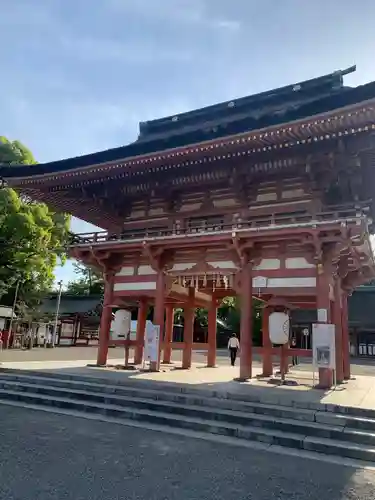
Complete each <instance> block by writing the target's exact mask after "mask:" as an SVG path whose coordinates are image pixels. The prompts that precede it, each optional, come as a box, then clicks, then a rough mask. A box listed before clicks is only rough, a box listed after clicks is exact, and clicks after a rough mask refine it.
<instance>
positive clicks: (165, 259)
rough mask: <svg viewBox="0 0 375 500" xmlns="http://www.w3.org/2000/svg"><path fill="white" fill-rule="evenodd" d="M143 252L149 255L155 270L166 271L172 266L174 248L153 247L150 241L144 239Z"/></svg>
mask: <svg viewBox="0 0 375 500" xmlns="http://www.w3.org/2000/svg"><path fill="white" fill-rule="evenodd" d="M143 252H144V254H145V255H146V256H147V258H148V260H149V262H150V266H151V267H152V269H153V270H154V271H156V272H159V271H165V270H167V269H168V268H171V267H172V261H173V258H174V254H175V252H174V250H165V249H163V248H153V247H152V246H151V245H150V244H149V243H147V242H146V241H144V242H143Z"/></svg>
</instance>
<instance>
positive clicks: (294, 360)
mask: <svg viewBox="0 0 375 500" xmlns="http://www.w3.org/2000/svg"><path fill="white" fill-rule="evenodd" d="M291 347H292V349H297V340H296V338H295V337H293V338H292V342H291ZM292 365H293V366H297V365H298V356H292Z"/></svg>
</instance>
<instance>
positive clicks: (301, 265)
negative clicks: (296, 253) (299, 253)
mask: <svg viewBox="0 0 375 500" xmlns="http://www.w3.org/2000/svg"><path fill="white" fill-rule="evenodd" d="M285 267H286V268H287V269H310V268H312V267H315V266H314V264H310V262H307V260H306V258H305V257H288V258H287V259H285Z"/></svg>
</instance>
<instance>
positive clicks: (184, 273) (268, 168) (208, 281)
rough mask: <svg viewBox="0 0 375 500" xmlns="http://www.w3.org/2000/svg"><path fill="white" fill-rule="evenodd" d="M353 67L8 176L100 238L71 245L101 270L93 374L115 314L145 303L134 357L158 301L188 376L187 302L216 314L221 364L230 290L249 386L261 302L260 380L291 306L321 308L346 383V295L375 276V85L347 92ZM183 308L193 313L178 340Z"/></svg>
mask: <svg viewBox="0 0 375 500" xmlns="http://www.w3.org/2000/svg"><path fill="white" fill-rule="evenodd" d="M354 70H355V68H350V69H348V70H345V71H337V72H335V73H332V74H330V75H326V76H322V77H319V78H316V79H312V80H308V81H305V82H301V83H298V84H292V85H289V86H286V87H283V88H280V89H276V90H272V91H268V92H263V93H261V94H257V95H252V96H249V97H244V98H241V99H234V100H232V101H229V102H224V103H221V104H217V105H214V106H209V107H206V108H202V109H198V110H195V111H191V112H188V113H182V114H179V115H176V116H170V117H167V118H162V119H158V120H152V121H148V122H144V123H141V124H140V133H139V137H138V140H136V141H135V142H133V143H131V144H129V145H127V146H123V147H118V148H115V149H110V150H107V151H101V152H99V153H93V154H89V155H85V156H81V157H76V158H70V159H66V160H61V161H55V162H51V163H47V164H41V165H32V166H19V167H18V166H16V167H15V166H11V167H8V168H6V167H3V168H1V169H0V175H1V177H2V178H3V179H4V181H5V182H6V183H7V184H8V185H9V186H12V187H15V188H17V189H18V190H20V191H22V192H23V193H25V194H26V195H28V196H31V197H32V198H35V199H38V200H42V201H45V202H46V203H47V204H48V205H49V206H51V208H53V209H54V210H56V211H66V212H68V213H71V214H73V215H74V216H76V217H78V218H81V219H83V220H86V221H88V222H91V223H93V224H95V225H97V226H99V227H102V228H104V229H105V230H106V231H105V232H98V233H95V234H81V235H77V236H76V237H75V239H74V241H73V242H72V245H71V247H70V254H71V256H72V257H75V258H77V259H79V260H81V261H83V262H85V263H86V264H90V265H95V266H97V267H99V268H101V269H102V270H103V273H104V276H105V297H104V307H103V313H102V317H101V325H100V345H99V352H98V363H99V364H100V365H103V364H105V363H106V358H107V349H108V336H109V327H110V322H111V318H112V316H111V312H112V308H113V307H114V306H117V307H118V306H121V307H122V306H126V305H128V304H129V303H131V304H133V305H134V303H137V304H138V305H139V313H138V319H139V321H138V332H137V340H136V341H135V342H134V344H135V361H136V362H137V363H139V362H140V361H141V358H142V349H143V335H144V332H143V330H144V325H145V319H146V310H147V307H148V305H149V304H153V305H154V323H155V324H157V325H160V328H161V332H162V339H163V340H162V343H161V349H162V350H163V356H162V358H161V359H164V361H167V362H168V361H169V360H170V356H171V350H172V349H173V348H175V347H183V367H184V368H189V367H190V366H191V359H192V349H194V344H193V318H194V307H196V306H201V307H206V308H208V309H209V334H208V342H207V344H206V345H205V346H204V347H205V348H207V352H208V356H207V364H208V366H214V365H215V354H216V338H215V337H216V308H217V305H218V301H219V300H220V298H222V297H224V296H228V295H232V294H237V295H239V296H240V298H241V331H240V336H241V359H240V378H241V379H247V378H249V377H251V375H252V307H251V303H252V296H253V295H257V296H260V298H262V299H263V300H264V301H265V311H264V315H263V317H264V318H263V336H264V338H263V347H262V349H261V351H262V354H263V369H264V374H265V375H269V374H270V373H271V371H272V363H271V359H272V353H273V352H276V351H275V348H274V347H273V346H272V345H271V343H270V340H269V336H268V333H267V325H268V323H267V318H268V314H269V312H270V311H271V310H272V307H273V306H275V305H280V304H288V306H289V305H292V306H293V307H303V308H313V309H317V310H319V311H320V319H321V321H328V322H332V323H334V324H335V325H336V327H337V328H336V358H337V359H336V364H337V380H338V381H339V382H340V381H342V380H343V379H344V378H349V377H350V363H349V342H348V320H347V296H348V294H350V293H351V292H352V290H353V289H354V288H355V287H357V286H358V285H361V284H363V283H365V282H366V281H369V280H370V279H372V278H373V277H374V275H375V267H374V259H373V254H372V251H371V246H370V234H371V233H372V232H373V223H372V218H373V212H374V204H373V201H372V198H373V191H374V189H373V181H374V168H375V165H374V153H375V149H374V147H375V141H374V133H375V82H373V83H369V84H366V85H363V86H359V87H356V88H350V87H346V86H344V84H343V77H344V75H345V74H347V73H350V72H352V71H354ZM177 305H178V306H179V307H183V308H184V310H185V313H184V314H185V332H184V342H183V343H182V344H178V345H176V344H173V343H172V342H171V340H172V339H171V331H172V322H173V321H172V318H173V308H174V307H175V306H177ZM165 312H166V314H165ZM200 348H202V346H200ZM298 354H299V355H300V356H303V355H307V354H308V355H311V352H310V351H308V350H303V349H301V350H299V351H298ZM155 368H157V366H156V367H155Z"/></svg>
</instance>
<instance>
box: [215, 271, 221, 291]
mask: <svg viewBox="0 0 375 500" xmlns="http://www.w3.org/2000/svg"><path fill="white" fill-rule="evenodd" d="M220 285H221V279H220V274H218V275H217V276H216V287H217V288H220Z"/></svg>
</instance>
